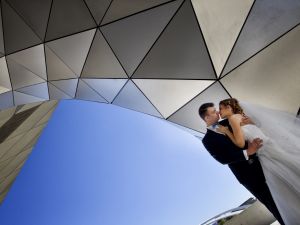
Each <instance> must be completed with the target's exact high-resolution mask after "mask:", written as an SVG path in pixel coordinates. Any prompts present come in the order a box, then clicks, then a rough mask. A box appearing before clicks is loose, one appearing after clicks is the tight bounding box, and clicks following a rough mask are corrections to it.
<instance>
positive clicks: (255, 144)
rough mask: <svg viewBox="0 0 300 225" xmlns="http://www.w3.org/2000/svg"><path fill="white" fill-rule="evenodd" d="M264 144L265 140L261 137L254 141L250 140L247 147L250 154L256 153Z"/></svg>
mask: <svg viewBox="0 0 300 225" xmlns="http://www.w3.org/2000/svg"><path fill="white" fill-rule="evenodd" d="M262 144H263V140H262V139H260V138H255V139H254V140H253V141H252V142H250V141H248V149H247V154H248V156H249V155H253V154H255V153H256V152H257V150H258V149H260V148H261V146H262Z"/></svg>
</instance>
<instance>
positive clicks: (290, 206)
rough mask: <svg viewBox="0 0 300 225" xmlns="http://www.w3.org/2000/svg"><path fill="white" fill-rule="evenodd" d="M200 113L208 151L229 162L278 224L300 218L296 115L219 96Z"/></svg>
mask: <svg viewBox="0 0 300 225" xmlns="http://www.w3.org/2000/svg"><path fill="white" fill-rule="evenodd" d="M199 115H200V117H201V118H202V119H203V120H204V121H205V123H206V125H207V132H206V134H205V136H204V138H203V139H202V142H203V145H204V147H205V148H206V149H207V151H208V152H209V153H210V154H211V155H212V156H213V157H214V158H215V159H216V160H217V161H218V162H220V163H222V164H227V165H228V166H229V168H230V170H231V171H232V172H233V174H234V175H235V177H236V178H237V180H238V181H239V182H240V183H241V184H242V185H243V186H244V187H245V188H246V189H248V191H250V192H251V193H252V194H253V195H254V196H255V197H256V198H257V199H258V200H259V201H260V202H262V203H263V204H264V205H265V206H266V207H267V208H268V209H269V211H270V212H271V213H273V215H274V217H275V218H276V219H277V220H278V222H279V223H280V224H281V225H284V224H285V225H295V224H299V223H300V222H299V221H300V143H299V142H300V119H299V118H296V117H295V116H293V115H291V114H289V113H286V112H283V111H279V110H273V109H268V108H266V107H262V106H257V105H252V104H249V103H240V102H239V101H238V100H237V99H234V98H229V99H225V100H222V101H221V102H220V103H219V112H218V111H217V110H216V108H215V106H214V104H213V103H204V104H202V105H201V106H200V108H199ZM220 117H221V119H223V120H221V121H219V118H220ZM258 126H259V127H258Z"/></svg>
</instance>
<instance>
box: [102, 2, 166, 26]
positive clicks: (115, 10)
mask: <svg viewBox="0 0 300 225" xmlns="http://www.w3.org/2000/svg"><path fill="white" fill-rule="evenodd" d="M168 1H169V0H114V1H112V4H111V6H110V7H109V10H108V12H107V13H106V15H105V17H104V19H103V21H102V24H104V23H108V22H111V21H114V20H117V19H120V18H122V17H125V16H128V15H131V14H134V13H137V12H139V11H142V10H145V9H148V8H151V7H154V6H156V5H159V4H161V3H164V2H168Z"/></svg>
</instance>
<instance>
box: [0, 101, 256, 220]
mask: <svg viewBox="0 0 300 225" xmlns="http://www.w3.org/2000/svg"><path fill="white" fill-rule="evenodd" d="M249 197H251V194H250V193H249V192H248V191H247V190H246V189H245V188H244V187H242V186H241V185H240V184H239V183H238V182H237V181H236V180H235V178H234V176H233V175H232V174H231V172H230V170H229V169H228V168H227V166H223V165H220V164H219V163H217V162H216V161H215V160H214V159H213V158H212V157H211V156H210V155H209V154H208V153H207V152H206V150H204V148H203V146H202V143H201V141H200V140H199V139H197V138H195V137H194V136H192V135H191V134H189V133H187V132H186V131H183V130H181V129H179V128H178V127H175V126H173V125H172V124H170V123H168V122H166V121H164V120H161V119H157V118H155V117H152V116H149V115H145V114H142V113H138V112H134V111H131V110H128V109H124V108H120V107H117V106H114V105H107V104H99V103H95V102H85V101H73V100H65V101H62V102H61V103H60V104H59V106H58V107H57V109H56V111H55V112H54V114H53V116H52V118H51V120H50V122H49V124H48V126H47V127H46V128H45V129H44V132H43V133H42V135H41V137H40V139H39V140H38V142H37V144H36V146H35V148H34V150H33V152H32V154H31V155H30V157H29V159H28V160H27V162H26V164H25V165H24V167H23V169H22V171H21V172H20V174H19V176H18V177H17V179H16V181H15V182H14V184H13V186H12V188H11V190H10V192H9V193H8V195H7V198H6V199H5V201H4V202H3V204H2V205H1V206H0V220H1V225H20V224H24V225H41V224H43V225H54V224H55V225H66V224H72V225H96V224H97V225H99V224H103V225H116V224H118V225H122V224H124V225H127V224H128V225H141V224H143V225H171V224H172V225H197V224H199V223H201V222H204V221H205V220H207V219H209V218H210V217H212V216H215V215H216V214H218V213H220V212H222V211H225V210H228V209H230V208H233V207H236V206H238V205H239V204H241V203H242V202H243V201H245V200H247V199H248V198H249Z"/></svg>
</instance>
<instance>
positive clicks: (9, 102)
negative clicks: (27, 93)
mask: <svg viewBox="0 0 300 225" xmlns="http://www.w3.org/2000/svg"><path fill="white" fill-rule="evenodd" d="M13 106H14V98H13V94H12V92H11V91H9V92H6V93H3V94H0V110H1V109H7V108H10V107H13Z"/></svg>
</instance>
